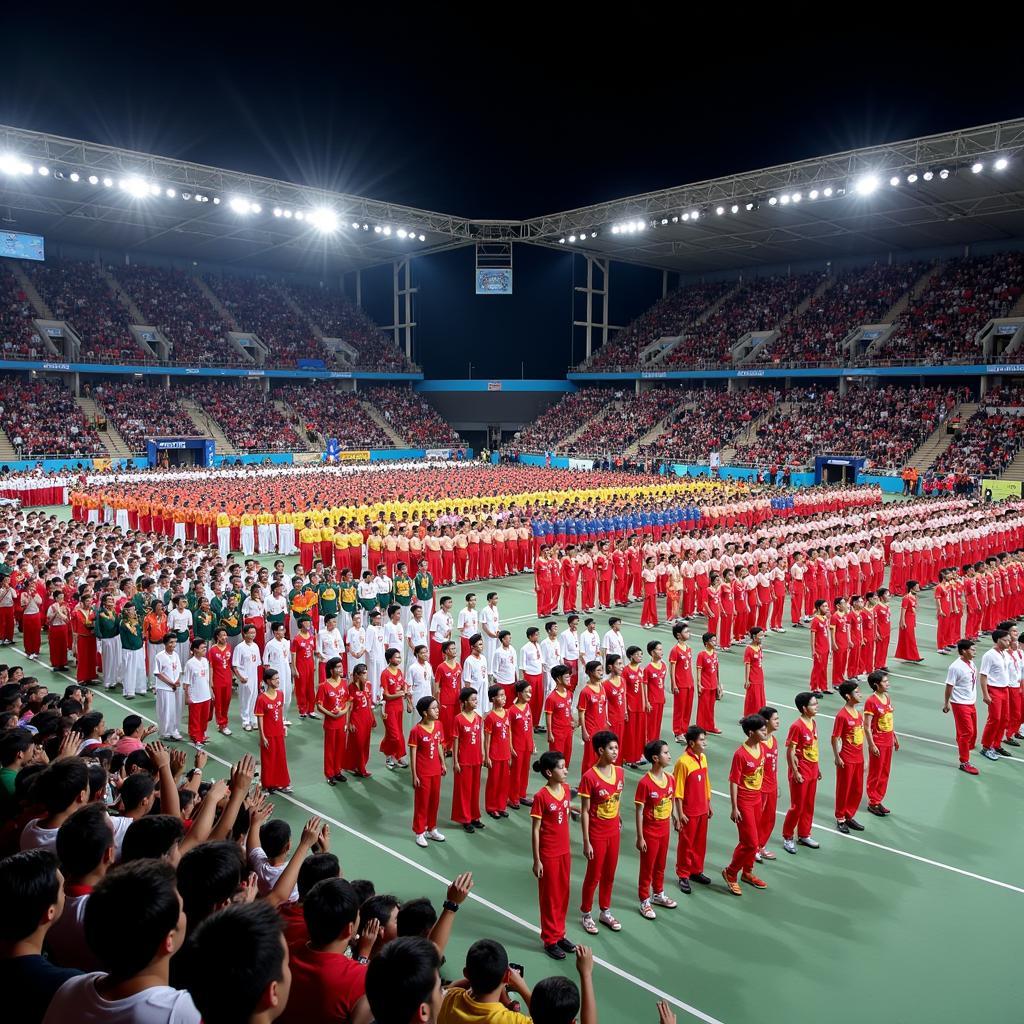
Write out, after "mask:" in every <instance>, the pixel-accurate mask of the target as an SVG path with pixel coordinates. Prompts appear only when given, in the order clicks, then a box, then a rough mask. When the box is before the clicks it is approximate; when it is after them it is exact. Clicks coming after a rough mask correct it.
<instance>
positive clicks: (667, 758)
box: [633, 740, 676, 921]
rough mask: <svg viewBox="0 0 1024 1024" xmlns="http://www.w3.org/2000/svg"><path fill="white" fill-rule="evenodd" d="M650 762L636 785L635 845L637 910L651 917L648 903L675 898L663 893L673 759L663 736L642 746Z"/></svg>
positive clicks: (661, 904) (668, 902) (660, 903)
mask: <svg viewBox="0 0 1024 1024" xmlns="http://www.w3.org/2000/svg"><path fill="white" fill-rule="evenodd" d="M644 756H645V757H646V758H647V760H648V761H649V762H650V764H651V770H650V771H649V772H647V773H646V774H645V775H644V776H643V778H642V779H640V781H639V782H638V783H637V785H636V796H635V797H634V798H633V802H634V804H635V805H636V848H637V850H639V851H640V877H639V882H638V894H639V896H640V913H641V914H642V915H643V916H644V917H646V918H647V919H648V920H651V921H653V920H654V918H655V917H657V914H656V913H655V911H654V908H653V907H652V906H651V904H652V903H653V904H654V905H655V906H659V907H665V908H666V909H668V910H672V909H673V908H674V907H675V906H676V901H675V900H673V899H670V898H669V897H668V896H666V895H665V861H666V859H667V858H668V844H669V838H670V836H671V830H670V827H669V822H670V820H671V817H672V794H673V793H674V792H675V780H674V779H673V778H672V776H671V775H669V774H668V772H667V771H665V769H666V768H667V767H668V766H669V764H671V762H672V752H671V751H670V750H669V746H668V744H667V743H666V742H665V741H664V740H651V741H650V743H648V744H647V746H646V748H645V750H644Z"/></svg>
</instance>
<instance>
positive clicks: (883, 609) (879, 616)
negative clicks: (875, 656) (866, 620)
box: [872, 603, 892, 636]
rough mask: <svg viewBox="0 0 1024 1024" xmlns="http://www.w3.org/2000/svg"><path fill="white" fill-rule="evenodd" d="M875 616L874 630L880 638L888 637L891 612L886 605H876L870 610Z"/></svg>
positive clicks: (890, 626)
mask: <svg viewBox="0 0 1024 1024" xmlns="http://www.w3.org/2000/svg"><path fill="white" fill-rule="evenodd" d="M872 612H873V614H874V616H875V629H876V630H878V632H879V633H880V634H881V635H882V636H888V635H889V631H890V629H891V628H892V625H891V624H892V610H891V609H890V607H889V606H888V605H887V604H881V603H879V604H876V605H875V607H874V608H873V609H872Z"/></svg>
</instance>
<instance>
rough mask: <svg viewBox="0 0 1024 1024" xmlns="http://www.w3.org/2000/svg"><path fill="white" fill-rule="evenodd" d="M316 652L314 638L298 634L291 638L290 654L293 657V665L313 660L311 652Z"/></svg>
mask: <svg viewBox="0 0 1024 1024" xmlns="http://www.w3.org/2000/svg"><path fill="white" fill-rule="evenodd" d="M315 650H316V637H313V636H303V635H302V634H301V633H299V634H298V635H297V636H293V637H292V654H294V655H295V664H296V665H300V664H302V663H303V662H307V661H310V662H311V661H312V660H313V652H314V651H315Z"/></svg>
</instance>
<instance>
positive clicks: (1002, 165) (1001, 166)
mask: <svg viewBox="0 0 1024 1024" xmlns="http://www.w3.org/2000/svg"><path fill="white" fill-rule="evenodd" d="M1009 164H1010V161H1009V160H1007V159H1006V157H1005V156H1001V157H1000V158H999V159H998V160H997V161H996V162H995V163H994V164H993V165H992V166H993V167H995V169H996V170H997V171H1005V170H1006V168H1007V167H1008V166H1009Z"/></svg>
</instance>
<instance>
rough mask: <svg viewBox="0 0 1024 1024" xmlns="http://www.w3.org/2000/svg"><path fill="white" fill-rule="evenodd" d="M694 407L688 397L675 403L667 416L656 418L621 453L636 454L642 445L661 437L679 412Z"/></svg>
mask: <svg viewBox="0 0 1024 1024" xmlns="http://www.w3.org/2000/svg"><path fill="white" fill-rule="evenodd" d="M694 407H695V403H694V402H692V401H690V400H689V399H687V400H686V401H685V402H680V403H679V405H677V406H676V407H675V408H674V409H673V410H672V411H671V412H670V413H669V414H668V415H667V416H663V417H662V418H661V419H660V420H658V422H657V423H655V424H654V426H653V427H651V429H650V430H648V431H647V433H646V434H644V436H643V437H641V438H640V439H639V440H638V441H634V442H633V443H632V444H631V445H630V446H629V447H628V448H627V449H626V450H625V452H624V453H623V454H625V455H636V453H637V452H638V451H639V450H640V448H641V447H643V446H644V445H648V444H652V443H653V442H654V441H656V440H657V439H658V438H659V437H661V435H662V434H664V433H665V431H666V430H668V426H669V424H670V423H671V422H672V421H673V420H674V419H675V418H676V416H677V415H678V414H679V413H681V412H684V411H685V410H687V409H693V408H694Z"/></svg>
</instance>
